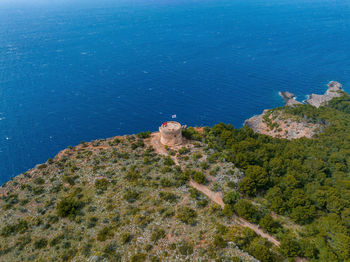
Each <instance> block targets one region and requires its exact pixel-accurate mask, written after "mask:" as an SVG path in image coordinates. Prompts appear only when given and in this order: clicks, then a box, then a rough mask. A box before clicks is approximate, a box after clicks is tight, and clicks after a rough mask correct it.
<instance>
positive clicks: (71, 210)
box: [57, 196, 83, 218]
mask: <svg viewBox="0 0 350 262" xmlns="http://www.w3.org/2000/svg"><path fill="white" fill-rule="evenodd" d="M82 207H83V202H82V201H80V200H78V199H76V198H75V197H72V196H67V197H64V198H63V199H62V200H61V201H60V202H59V203H58V204H57V213H58V215H59V216H61V217H69V218H75V216H76V215H78V214H79V213H80V210H81V208H82Z"/></svg>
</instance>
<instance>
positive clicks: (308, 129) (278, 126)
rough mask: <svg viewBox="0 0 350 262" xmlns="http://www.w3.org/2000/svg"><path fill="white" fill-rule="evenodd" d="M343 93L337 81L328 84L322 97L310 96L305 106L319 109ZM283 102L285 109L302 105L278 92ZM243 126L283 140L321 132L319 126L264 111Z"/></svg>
mask: <svg viewBox="0 0 350 262" xmlns="http://www.w3.org/2000/svg"><path fill="white" fill-rule="evenodd" d="M342 93H343V89H342V85H341V84H340V83H339V82H337V81H331V82H329V83H328V89H327V91H326V92H325V93H324V94H323V95H319V94H311V95H310V96H309V98H308V99H307V100H305V104H308V105H311V106H314V107H317V108H319V107H320V106H325V105H327V103H328V102H329V101H330V100H332V99H333V98H335V97H340V96H341V95H342ZM279 94H280V96H281V97H282V98H283V99H284V100H285V105H284V106H285V107H294V106H298V105H303V104H304V103H302V102H300V101H297V100H296V98H295V95H294V94H293V93H291V92H289V91H284V92H279ZM244 125H245V126H247V127H250V128H251V129H253V131H254V132H255V133H260V134H265V135H269V136H272V137H278V138H285V139H298V138H301V137H307V138H311V137H313V136H314V135H315V134H316V133H317V132H319V131H321V130H322V126H321V125H320V124H315V123H311V122H308V121H307V120H302V121H300V120H298V121H295V120H293V119H290V118H287V119H285V118H284V117H282V115H281V113H277V112H273V113H271V110H268V109H265V110H264V111H263V112H262V114H260V115H255V116H253V117H251V118H249V119H247V120H246V121H245V122H244Z"/></svg>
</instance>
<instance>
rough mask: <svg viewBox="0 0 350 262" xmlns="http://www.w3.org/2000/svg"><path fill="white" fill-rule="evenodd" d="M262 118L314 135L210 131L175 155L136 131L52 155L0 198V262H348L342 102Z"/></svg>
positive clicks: (347, 123)
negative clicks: (313, 128)
mask: <svg viewBox="0 0 350 262" xmlns="http://www.w3.org/2000/svg"><path fill="white" fill-rule="evenodd" d="M269 112H271V113H270V114H269V116H271V118H269V119H273V117H274V116H276V115H277V116H276V117H275V118H274V119H277V118H283V119H285V120H286V121H287V120H288V119H289V120H290V121H296V122H297V121H301V120H305V119H306V120H307V122H308V123H314V124H315V125H320V126H322V130H321V131H322V132H321V131H318V132H314V134H313V136H312V138H306V137H303V138H299V139H290V140H288V139H283V138H277V137H273V136H268V135H265V134H259V133H255V132H254V131H253V130H252V129H251V128H249V127H243V128H241V129H236V128H234V127H233V126H232V125H226V124H223V123H220V124H217V125H215V126H214V127H204V128H191V127H189V128H187V129H185V130H183V136H184V141H183V143H182V145H180V146H174V147H167V146H163V145H161V144H160V143H159V134H158V133H150V132H143V133H140V134H137V135H126V136H118V137H113V138H108V139H102V140H95V141H92V142H82V143H81V144H79V145H77V146H74V147H69V148H67V149H65V150H63V151H61V152H60V153H59V154H58V155H57V156H56V157H55V158H54V159H49V160H48V161H47V162H46V163H43V164H40V165H37V166H36V167H35V168H33V169H31V170H28V171H27V172H25V173H23V174H20V175H18V176H17V177H15V178H13V179H12V180H11V181H9V182H7V183H5V184H4V185H2V187H1V188H0V196H1V200H0V208H1V214H0V223H1V228H0V260H1V261H258V260H259V261H285V260H288V259H290V260H293V259H298V260H315V261H345V260H347V259H349V258H350V224H349V221H350V178H349V175H348V174H349V171H350V166H349V165H350V149H349V148H350V136H349V135H348V134H349V131H350V97H349V95H347V94H346V93H344V92H342V93H341V95H340V96H337V97H334V98H332V99H331V100H330V101H328V102H327V104H324V105H321V106H320V107H314V106H311V105H305V104H296V105H293V106H286V107H282V108H277V109H272V110H270V111H269ZM267 121H268V120H267Z"/></svg>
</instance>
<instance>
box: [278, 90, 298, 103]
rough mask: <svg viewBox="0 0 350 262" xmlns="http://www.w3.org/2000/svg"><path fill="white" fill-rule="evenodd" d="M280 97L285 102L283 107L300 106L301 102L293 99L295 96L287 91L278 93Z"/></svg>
mask: <svg viewBox="0 0 350 262" xmlns="http://www.w3.org/2000/svg"><path fill="white" fill-rule="evenodd" d="M280 96H282V97H283V99H284V100H285V101H286V103H285V104H284V106H295V105H300V104H302V103H301V102H299V101H297V100H296V99H295V95H294V94H293V93H291V92H288V91H285V92H280Z"/></svg>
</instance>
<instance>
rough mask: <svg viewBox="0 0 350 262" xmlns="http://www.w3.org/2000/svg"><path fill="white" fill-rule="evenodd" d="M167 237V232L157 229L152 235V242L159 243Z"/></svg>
mask: <svg viewBox="0 0 350 262" xmlns="http://www.w3.org/2000/svg"><path fill="white" fill-rule="evenodd" d="M165 236H166V234H165V230H164V229H162V228H156V229H155V230H154V231H153V232H152V235H151V241H152V242H157V241H158V240H159V239H162V238H164V237H165Z"/></svg>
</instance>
